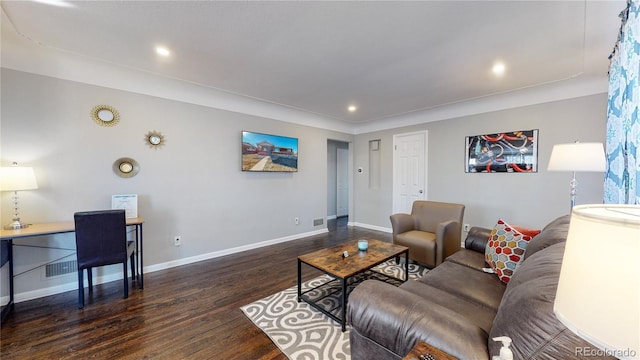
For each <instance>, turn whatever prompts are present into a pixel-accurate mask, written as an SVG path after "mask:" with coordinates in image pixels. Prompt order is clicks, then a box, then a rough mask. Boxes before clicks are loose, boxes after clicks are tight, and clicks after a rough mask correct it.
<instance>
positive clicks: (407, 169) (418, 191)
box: [393, 131, 427, 214]
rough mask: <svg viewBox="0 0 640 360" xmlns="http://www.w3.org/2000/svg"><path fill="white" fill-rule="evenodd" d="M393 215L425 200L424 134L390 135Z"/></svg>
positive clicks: (425, 147) (409, 209)
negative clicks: (391, 146)
mask: <svg viewBox="0 0 640 360" xmlns="http://www.w3.org/2000/svg"><path fill="white" fill-rule="evenodd" d="M393 149H394V150H393V151H394V152H393V213H394V214H396V213H407V214H408V213H411V206H412V205H413V202H414V201H416V200H425V199H426V198H427V194H426V189H427V132H426V131H421V132H416V133H410V134H400V135H394V136H393Z"/></svg>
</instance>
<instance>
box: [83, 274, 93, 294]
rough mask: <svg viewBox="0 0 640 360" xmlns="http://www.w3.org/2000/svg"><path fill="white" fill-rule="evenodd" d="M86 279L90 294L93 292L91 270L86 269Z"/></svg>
mask: <svg viewBox="0 0 640 360" xmlns="http://www.w3.org/2000/svg"><path fill="white" fill-rule="evenodd" d="M87 277H88V279H87V280H88V282H89V292H90V293H92V292H93V272H91V268H87ZM82 286H84V284H82Z"/></svg>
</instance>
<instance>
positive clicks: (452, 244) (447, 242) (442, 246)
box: [436, 220, 462, 266]
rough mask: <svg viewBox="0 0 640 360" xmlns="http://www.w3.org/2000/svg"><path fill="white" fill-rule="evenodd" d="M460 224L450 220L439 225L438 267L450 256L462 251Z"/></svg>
mask: <svg viewBox="0 0 640 360" xmlns="http://www.w3.org/2000/svg"><path fill="white" fill-rule="evenodd" d="M461 230H462V229H461V228H460V223H459V222H457V221H455V220H449V221H446V222H442V223H439V224H438V228H437V229H436V266H438V265H440V264H442V261H443V260H444V259H445V258H446V257H447V256H449V255H452V254H454V253H455V252H456V251H458V250H460V232H461Z"/></svg>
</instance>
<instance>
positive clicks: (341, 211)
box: [336, 148, 349, 217]
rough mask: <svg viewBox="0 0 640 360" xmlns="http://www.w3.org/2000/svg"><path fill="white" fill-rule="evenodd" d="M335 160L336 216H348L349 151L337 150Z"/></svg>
mask: <svg viewBox="0 0 640 360" xmlns="http://www.w3.org/2000/svg"><path fill="white" fill-rule="evenodd" d="M337 150H338V151H337V159H336V165H337V167H336V216H337V217H340V216H347V215H349V149H344V148H338V149H337Z"/></svg>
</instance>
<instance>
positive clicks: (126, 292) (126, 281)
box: [122, 260, 129, 299]
mask: <svg viewBox="0 0 640 360" xmlns="http://www.w3.org/2000/svg"><path fill="white" fill-rule="evenodd" d="M122 265H123V271H124V298H125V299H126V298H128V297H129V275H128V274H127V260H125V261H124V263H123V264H122Z"/></svg>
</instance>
